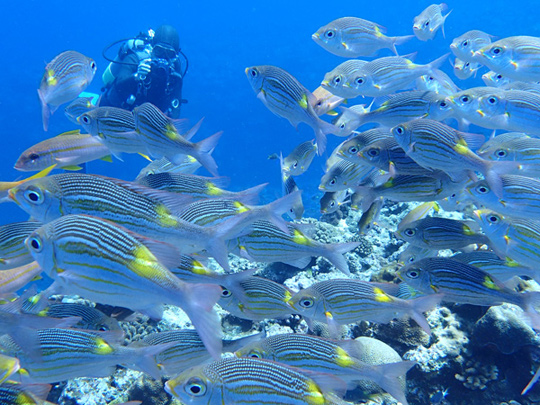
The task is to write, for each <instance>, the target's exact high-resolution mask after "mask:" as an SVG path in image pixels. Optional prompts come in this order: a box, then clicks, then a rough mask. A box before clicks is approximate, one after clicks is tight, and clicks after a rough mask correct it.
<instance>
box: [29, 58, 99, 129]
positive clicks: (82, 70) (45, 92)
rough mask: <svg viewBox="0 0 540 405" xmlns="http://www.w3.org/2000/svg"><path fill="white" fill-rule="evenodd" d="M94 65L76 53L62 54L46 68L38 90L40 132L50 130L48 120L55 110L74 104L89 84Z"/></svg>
mask: <svg viewBox="0 0 540 405" xmlns="http://www.w3.org/2000/svg"><path fill="white" fill-rule="evenodd" d="M96 70H97V65H96V62H95V61H94V60H93V59H92V58H89V57H87V56H84V55H83V54H81V53H79V52H76V51H65V52H62V53H61V54H59V55H57V56H56V57H55V58H54V59H53V60H52V61H50V62H49V63H47V66H45V73H44V74H43V77H42V79H41V83H40V85H39V89H38V91H37V92H38V95H39V100H40V101H41V116H42V119H43V129H44V130H45V131H47V129H48V128H49V116H50V115H51V114H53V113H54V112H55V111H56V109H57V108H58V106H60V105H61V104H64V103H67V102H68V101H71V100H73V99H74V98H75V97H77V96H78V95H79V93H81V92H82V91H84V89H86V88H87V87H88V85H89V84H90V83H91V82H92V79H93V78H94V74H95V73H96Z"/></svg>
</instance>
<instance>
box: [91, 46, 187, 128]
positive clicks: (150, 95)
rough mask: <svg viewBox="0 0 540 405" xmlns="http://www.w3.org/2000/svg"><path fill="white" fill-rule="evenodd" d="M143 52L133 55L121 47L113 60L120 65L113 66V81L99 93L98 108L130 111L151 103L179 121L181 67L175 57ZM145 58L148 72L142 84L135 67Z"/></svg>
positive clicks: (126, 48) (134, 52)
mask: <svg viewBox="0 0 540 405" xmlns="http://www.w3.org/2000/svg"><path fill="white" fill-rule="evenodd" d="M131 42H132V43H133V41H131ZM146 49H147V50H146V51H144V50H142V49H140V50H138V51H136V50H133V49H130V47H129V46H128V44H127V43H126V44H124V46H122V48H121V49H120V51H119V52H118V56H117V57H116V59H115V61H118V62H121V63H115V62H112V64H111V66H110V70H111V72H112V73H113V75H114V80H113V81H112V82H111V83H109V84H108V85H107V86H105V87H104V88H103V89H102V91H103V95H102V97H101V101H100V103H99V105H100V106H113V107H120V108H124V109H126V110H133V108H135V107H137V106H139V105H141V104H143V103H146V102H150V103H152V104H154V105H156V106H157V107H158V108H159V109H160V110H161V111H163V112H164V113H165V114H167V115H168V116H169V117H171V118H178V117H179V116H180V107H181V105H182V82H183V78H182V64H181V63H180V60H179V58H178V57H176V58H174V59H160V58H157V57H156V56H155V55H154V52H153V51H149V47H147V48H146ZM150 49H151V47H150ZM149 52H150V53H149ZM147 58H150V59H151V62H149V64H150V65H151V70H150V73H149V74H148V76H147V77H146V78H145V80H141V79H140V78H139V77H138V76H137V66H138V65H139V63H140V62H141V61H142V60H144V59H147Z"/></svg>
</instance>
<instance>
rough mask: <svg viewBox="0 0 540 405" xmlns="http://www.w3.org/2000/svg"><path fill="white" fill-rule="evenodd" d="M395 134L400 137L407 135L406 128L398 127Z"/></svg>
mask: <svg viewBox="0 0 540 405" xmlns="http://www.w3.org/2000/svg"><path fill="white" fill-rule="evenodd" d="M394 132H395V133H396V134H398V135H403V134H404V133H405V128H404V127H403V125H398V126H397V127H396V128H395V129H394Z"/></svg>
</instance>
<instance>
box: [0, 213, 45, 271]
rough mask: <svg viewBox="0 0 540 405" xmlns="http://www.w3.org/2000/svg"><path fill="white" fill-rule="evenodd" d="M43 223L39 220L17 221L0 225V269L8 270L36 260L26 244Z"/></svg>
mask: <svg viewBox="0 0 540 405" xmlns="http://www.w3.org/2000/svg"><path fill="white" fill-rule="evenodd" d="M41 225H43V224H42V223H41V222H39V221H27V222H15V223H12V224H6V225H2V226H0V270H7V269H11V268H14V267H18V266H23V265H25V264H28V263H31V262H32V261H34V259H32V255H30V252H28V250H27V249H26V247H25V246H24V241H25V239H26V238H27V237H28V235H30V234H31V233H32V232H34V231H35V230H36V229H37V228H39V227H40V226H41Z"/></svg>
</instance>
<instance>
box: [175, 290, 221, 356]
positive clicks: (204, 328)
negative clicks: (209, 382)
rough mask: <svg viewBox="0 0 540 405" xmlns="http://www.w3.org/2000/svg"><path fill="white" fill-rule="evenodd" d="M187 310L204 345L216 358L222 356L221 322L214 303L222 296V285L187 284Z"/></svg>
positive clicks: (185, 308) (185, 307) (185, 309)
mask: <svg viewBox="0 0 540 405" xmlns="http://www.w3.org/2000/svg"><path fill="white" fill-rule="evenodd" d="M184 295H185V302H186V305H184V306H183V307H182V309H183V310H184V311H185V312H186V314H187V315H188V316H189V319H190V320H191V323H193V326H194V327H195V329H196V330H197V333H198V334H199V337H200V338H201V340H202V342H203V343H204V346H205V347H206V349H207V350H208V352H209V353H210V354H211V355H212V357H213V358H214V359H219V358H221V351H222V347H223V346H222V345H223V342H222V340H221V322H220V318H219V316H218V314H217V313H216V311H214V304H215V303H216V302H217V301H218V300H219V298H220V297H221V287H220V286H218V285H216V284H189V285H187V284H186V288H185V291H184Z"/></svg>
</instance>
